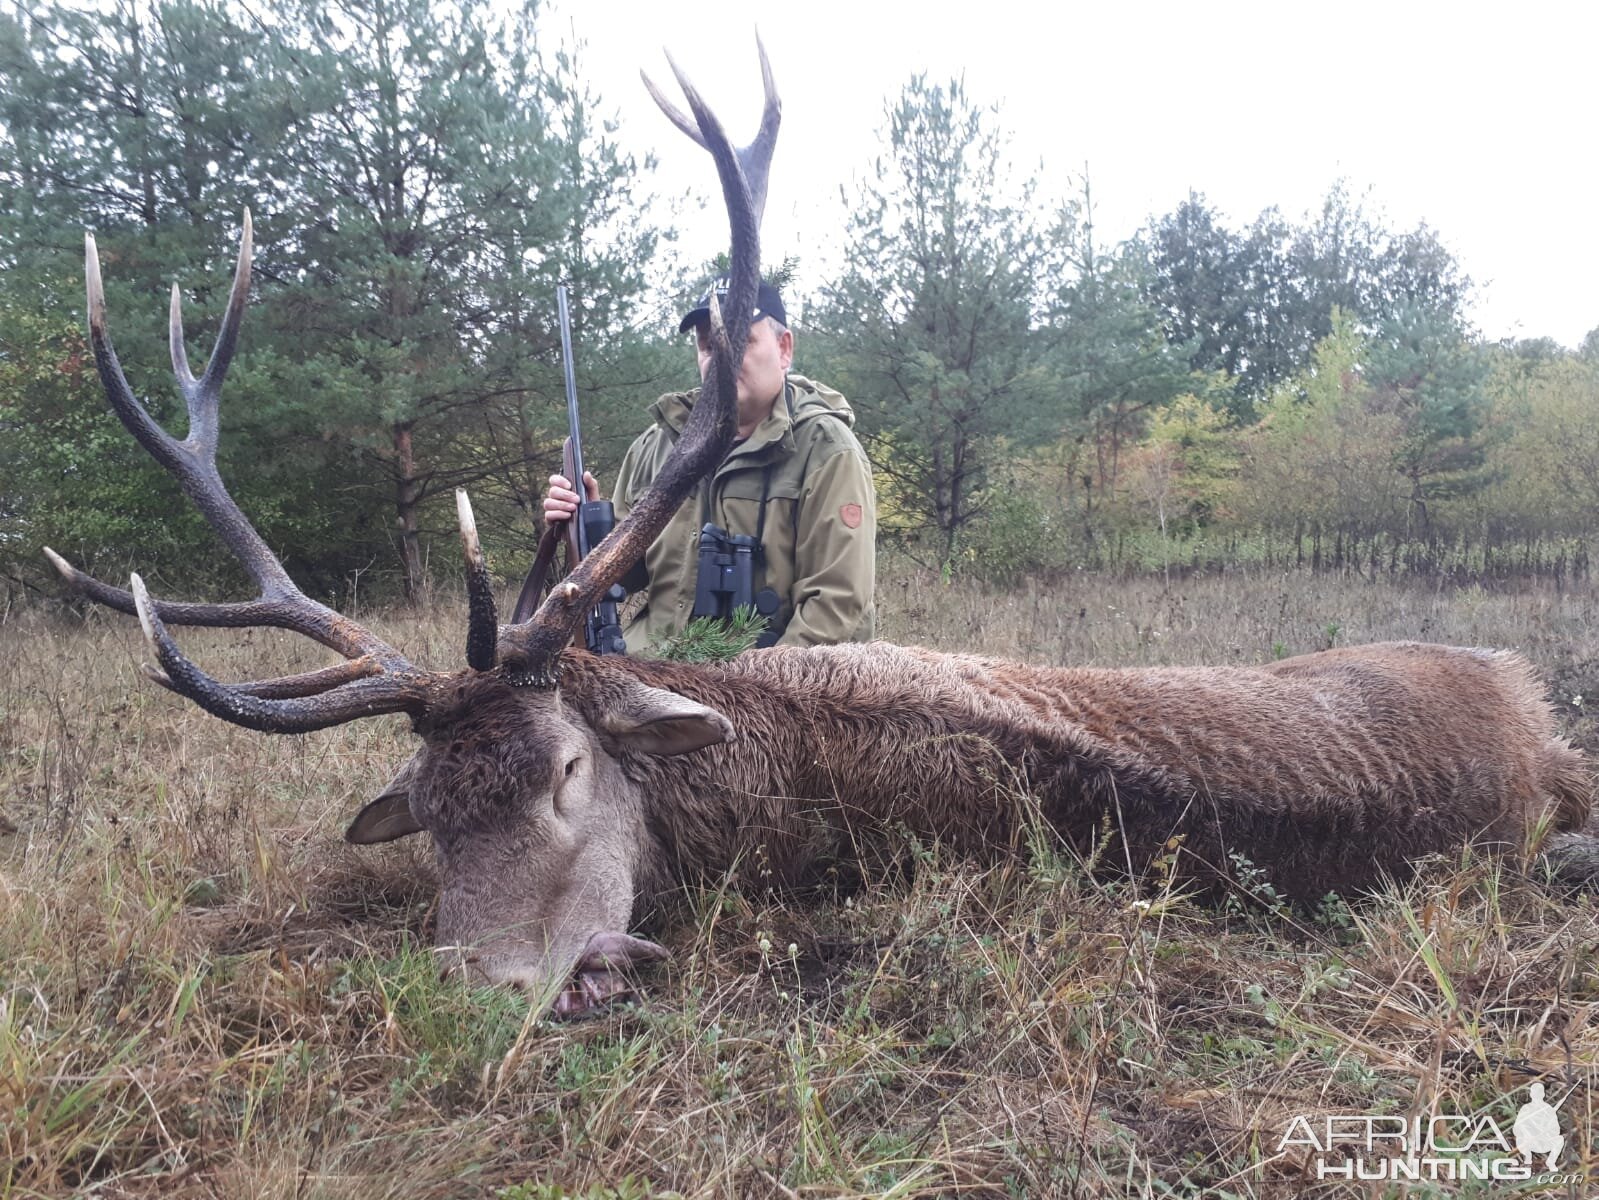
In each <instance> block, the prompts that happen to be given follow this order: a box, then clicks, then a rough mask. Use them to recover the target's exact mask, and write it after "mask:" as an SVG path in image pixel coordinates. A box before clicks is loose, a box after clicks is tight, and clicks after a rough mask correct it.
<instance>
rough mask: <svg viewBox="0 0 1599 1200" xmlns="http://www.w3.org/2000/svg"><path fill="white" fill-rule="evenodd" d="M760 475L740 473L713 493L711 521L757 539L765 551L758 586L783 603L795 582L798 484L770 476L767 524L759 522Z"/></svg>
mask: <svg viewBox="0 0 1599 1200" xmlns="http://www.w3.org/2000/svg"><path fill="white" fill-rule="evenodd" d="M764 476H765V472H763V471H740V472H738V473H737V474H736V475H733V476H731V477H729V478H728V479H726V480H724V481H719V482H718V486H717V489H716V503H715V505H714V506H713V507H714V512H715V515H714V516H713V518H712V519H713V520H715V521H716V522H717V524H719V525H721V526H722V527H723V528H724V529H726V530H727V531H728V532H729V533H739V534H747V535H749V536H751V537H757V536H758V537H759V538H760V542H761V545H762V547H763V548H764V550H765V553H764V555H763V558H764V560H765V566H764V570H762V571H760V572H758V575H759V577H760V578H759V586H762V587H771V588H775V589H776V590H777V592H778V593H779V595H781V596H782V597H783V598H784V599H785V600H786V599H787V596H788V590H789V587H790V586H791V585H792V584H793V582H794V522H795V514H796V509H797V506H798V503H799V494H800V489H799V481H798V480H796V479H786V478H784V477H783V475H782V473H780V472H777V471H774V472H772V479H771V484H770V487H769V488H767V489H766V503H765V505H764V508H765V513H766V520H765V523H764V526H763V524H762V521H761V510H762V507H763V506H762V504H761V494H762V491H763V488H765V485H766V480H765V478H764Z"/></svg>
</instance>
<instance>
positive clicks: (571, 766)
mask: <svg viewBox="0 0 1599 1200" xmlns="http://www.w3.org/2000/svg"><path fill="white" fill-rule="evenodd" d="M577 762H578V760H577V759H575V758H572V759H568V760H567V763H566V777H567V778H568V779H570V778H572V772H573V771H575V770H577Z"/></svg>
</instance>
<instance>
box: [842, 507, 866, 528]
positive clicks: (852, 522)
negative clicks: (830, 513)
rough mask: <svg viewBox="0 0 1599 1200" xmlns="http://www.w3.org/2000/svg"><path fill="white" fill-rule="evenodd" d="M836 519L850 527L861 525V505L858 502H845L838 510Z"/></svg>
mask: <svg viewBox="0 0 1599 1200" xmlns="http://www.w3.org/2000/svg"><path fill="white" fill-rule="evenodd" d="M838 519H839V520H840V521H843V522H844V524H845V525H847V526H849V528H851V529H859V528H860V527H861V506H860V505H859V504H846V505H844V506H843V507H841V508H840V509H839V510H838Z"/></svg>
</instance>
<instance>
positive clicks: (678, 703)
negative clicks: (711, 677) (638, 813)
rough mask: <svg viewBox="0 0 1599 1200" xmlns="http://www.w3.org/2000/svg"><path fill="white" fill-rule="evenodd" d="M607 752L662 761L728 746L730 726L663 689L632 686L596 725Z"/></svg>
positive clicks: (710, 710)
mask: <svg viewBox="0 0 1599 1200" xmlns="http://www.w3.org/2000/svg"><path fill="white" fill-rule="evenodd" d="M597 732H598V733H599V735H600V741H601V742H603V743H604V744H605V748H606V749H607V750H610V751H612V752H613V753H614V752H620V751H623V750H631V751H632V752H633V753H635V754H654V755H659V756H662V757H665V756H668V755H672V754H688V753H689V752H690V751H693V750H703V749H704V748H705V747H706V746H715V745H719V744H721V743H722V742H731V741H732V740H733V738H734V733H733V723H732V722H731V721H729V720H728V719H727V718H726V717H724V716H723V715H722V714H721V713H719V712H717V711H716V710H715V709H714V708H707V707H706V706H705V705H703V704H696V703H695V702H694V701H692V700H689V699H687V698H686V697H683V696H679V695H678V694H677V693H676V692H669V691H667V690H666V689H664V688H653V687H647V686H645V685H644V684H642V683H638V684H633V685H632V686H631V687H629V688H628V689H627V690H626V692H625V693H624V695H622V696H620V697H618V698H617V699H616V701H614V702H613V704H612V706H611V707H610V708H608V709H607V710H606V711H605V713H604V715H603V716H601V718H600V721H599V728H598V730H597Z"/></svg>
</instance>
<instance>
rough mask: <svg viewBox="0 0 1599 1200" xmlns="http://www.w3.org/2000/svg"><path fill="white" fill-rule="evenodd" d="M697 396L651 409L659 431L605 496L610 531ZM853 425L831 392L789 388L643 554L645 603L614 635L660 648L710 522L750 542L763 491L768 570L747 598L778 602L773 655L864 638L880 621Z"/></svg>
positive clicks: (690, 599) (869, 507)
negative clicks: (759, 595)
mask: <svg viewBox="0 0 1599 1200" xmlns="http://www.w3.org/2000/svg"><path fill="white" fill-rule="evenodd" d="M698 395H699V391H698V389H695V390H694V391H691V392H674V393H671V394H669V395H665V396H662V397H661V398H660V399H659V400H657V401H656V402H655V403H654V405H653V406H651V410H650V411H651V412H652V413H653V414H654V417H655V424H654V425H652V426H651V427H650V428H649V429H647V430H645V431H644V432H643V433H641V434H640V435H639V436H638V438H637V439H636V440H635V441H634V442H633V445H632V446H631V447H629V448H628V452H627V455H626V457H625V458H623V459H622V468H621V471H620V474H619V476H618V478H617V482H616V489H615V491H614V492H613V493H612V496H613V498H614V501H615V504H616V515H617V519H618V520H620V519H621V518H622V517H624V516H626V515H627V513H628V512H629V511H630V510H631V509H632V507H633V505H634V504H636V503H637V502H638V501H639V499H640V498H641V497H642V496H643V495H644V493H645V492H646V491H648V490H649V487H650V484H651V483H652V482H654V480H655V476H656V474H657V473H658V472H659V471H660V469H661V467H662V465H663V464H664V463H665V462H666V457H667V455H668V454H669V453H670V452H671V449H672V447H673V446H674V445H676V444H677V439H678V435H679V434H680V433H682V431H683V426H684V424H685V422H687V420H688V415H689V412H690V411H691V410H692V408H693V406H694V400H695V398H696V397H697V396H698ZM791 413H792V417H791V416H790V414H791ZM854 423H855V414H854V412H853V411H852V410H851V409H850V406H849V402H848V401H847V400H845V399H844V397H843V396H841V395H840V394H839V393H838V392H835V391H833V389H832V388H829V387H824V386H823V385H821V384H819V383H813V382H812V381H811V380H809V379H806V378H805V377H804V376H802V375H790V376H789V377H788V386H787V388H786V389H785V395H784V396H783V397H780V398H779V399H778V401H777V403H776V404H775V405H773V408H772V415H771V416H769V417H768V418H767V419H766V420H764V421H762V422H761V424H760V425H758V426H756V428H755V431H754V432H753V433H752V434H750V436H749V437H748V438H747V439H746V440H745V441H743V442H741V443H739V444H738V445H735V446H734V447H733V449H732V450H731V451H730V452H729V453H728V456H727V458H726V459H724V460H723V462H722V465H721V466H719V467H718V468H717V469H716V470H715V472H713V473H712V475H711V477H710V479H709V480H708V481H707V480H701V482H700V483H699V485H698V486H697V487H696V488H695V490H694V492H693V493H692V494H691V495H690V496H689V498H688V499H687V500H685V501H684V502H683V504H682V507H680V508H679V509H678V510H677V513H676V515H675V516H673V518H672V520H671V522H670V524H668V525H667V527H666V528H665V529H664V530H662V531H661V535H660V536H659V537H658V538H656V539H655V542H654V544H653V545H651V546H650V548H649V551H648V552H647V553H646V554H645V556H644V565H645V567H646V569H647V570H648V573H649V585H648V600H647V602H646V603H645V605H644V607H643V608H642V609H641V610H640V611H639V612H637V613H636V614H635V615H634V616H633V618H632V619H631V620H629V621H627V622H626V623H625V625H624V627H623V630H622V632H623V636H624V637H625V638H626V639H627V648H628V652H629V653H630V654H641V653H642V654H647V653H649V652H650V647H651V645H652V644H653V643H654V642H656V641H657V640H658V639H660V638H662V637H665V636H668V635H670V634H673V633H678V632H680V631H681V630H682V629H683V627H684V626H685V625H687V624H688V619H689V613H690V612H691V611H693V608H694V584H695V580H696V579H697V577H698V574H699V538H700V528H701V527H702V526H703V525H704V524H705V522H706V521H712V522H714V523H715V524H717V525H720V526H721V527H722V528H723V529H725V530H727V531H728V532H729V533H742V534H749V535H751V536H754V535H755V534H756V532H757V529H758V528H759V526H760V511H761V490H762V487H763V485H765V486H766V487H767V493H766V494H767V500H766V524H765V527H764V529H763V530H761V543H762V546H763V547H764V549H765V555H764V557H765V563H764V565H763V566H759V567H757V570H756V572H755V590H756V591H757V592H758V591H760V589H762V588H764V587H770V588H772V589H773V590H774V591H775V592H776V593H777V595H778V596H779V598H780V599H781V601H782V607H781V609H780V610H779V611H778V613H777V617H776V620H777V623H778V624H779V625H780V626H783V636H782V638H781V640H780V641H779V643H778V644H779V645H784V646H810V645H818V644H823V643H829V642H847V641H858V642H859V641H866V640H868V639H870V638H871V636H872V631H873V629H874V627H875V625H876V620H877V613H876V609H875V607H874V605H873V592H874V588H875V581H876V571H877V495H876V492H875V491H874V489H873V486H872V471H871V467H870V465H869V464H868V463H867V461H866V454H865V452H864V451H862V450H861V445H860V443H859V442H858V441H856V440H855V435H854V434H853V433H851V432H850V426H852V425H853V424H854ZM768 464H770V465H771V468H772V470H771V477H770V483H769V484H767V480H766V468H767V466H768ZM707 486H709V489H710V500H709V505H707V503H706V488H707ZM784 622H786V625H784Z"/></svg>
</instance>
